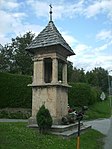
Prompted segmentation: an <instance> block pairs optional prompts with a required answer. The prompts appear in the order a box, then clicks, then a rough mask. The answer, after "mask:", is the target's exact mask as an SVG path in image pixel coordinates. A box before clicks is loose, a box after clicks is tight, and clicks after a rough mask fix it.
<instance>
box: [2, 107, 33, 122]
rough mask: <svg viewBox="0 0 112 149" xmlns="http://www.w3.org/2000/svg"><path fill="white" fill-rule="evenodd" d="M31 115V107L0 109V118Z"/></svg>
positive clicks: (27, 116)
mask: <svg viewBox="0 0 112 149" xmlns="http://www.w3.org/2000/svg"><path fill="white" fill-rule="evenodd" d="M29 117H31V109H25V108H24V109H23V108H3V109H0V118H8V119H28V118H29Z"/></svg>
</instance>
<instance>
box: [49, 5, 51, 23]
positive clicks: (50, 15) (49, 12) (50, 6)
mask: <svg viewBox="0 0 112 149" xmlns="http://www.w3.org/2000/svg"><path fill="white" fill-rule="evenodd" d="M49 6H50V12H49V13H50V21H52V5H51V4H50V5H49Z"/></svg>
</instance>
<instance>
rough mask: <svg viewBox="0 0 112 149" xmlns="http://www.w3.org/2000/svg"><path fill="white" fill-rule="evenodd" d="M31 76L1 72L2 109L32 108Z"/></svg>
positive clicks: (0, 92) (0, 103) (0, 95)
mask: <svg viewBox="0 0 112 149" xmlns="http://www.w3.org/2000/svg"><path fill="white" fill-rule="evenodd" d="M29 83H31V77H30V76H23V75H15V74H8V73H1V72H0V108H6V107H9V108H19V107H21V108H31V88H30V87H28V86H27V85H28V84H29Z"/></svg>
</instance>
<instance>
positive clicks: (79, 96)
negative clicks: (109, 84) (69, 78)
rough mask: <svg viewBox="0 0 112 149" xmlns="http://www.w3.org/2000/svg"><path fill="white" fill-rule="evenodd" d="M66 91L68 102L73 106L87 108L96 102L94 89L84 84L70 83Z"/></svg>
mask: <svg viewBox="0 0 112 149" xmlns="http://www.w3.org/2000/svg"><path fill="white" fill-rule="evenodd" d="M70 85H71V86H72V87H71V88H70V89H69V91H68V102H69V105H70V106H71V107H73V106H88V105H91V104H94V103H95V102H97V100H98V93H97V92H96V89H95V88H93V87H91V86H90V85H89V84H86V83H72V84H70Z"/></svg>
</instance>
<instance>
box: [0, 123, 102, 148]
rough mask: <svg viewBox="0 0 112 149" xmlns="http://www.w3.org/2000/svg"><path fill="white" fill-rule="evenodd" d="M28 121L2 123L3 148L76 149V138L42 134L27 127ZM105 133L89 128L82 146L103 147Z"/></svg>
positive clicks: (0, 129) (0, 143) (82, 137)
mask: <svg viewBox="0 0 112 149" xmlns="http://www.w3.org/2000/svg"><path fill="white" fill-rule="evenodd" d="M26 125H27V123H0V133H1V135H0V147H1V149H23V148H25V149H26V148H27V149H64V148H65V149H67V148H70V149H74V148H76V138H74V137H73V138H70V139H66V140H65V139H63V138H60V137H57V136H54V135H42V134H39V133H38V132H37V131H34V130H32V129H29V128H28V127H26ZM103 137H104V136H103V135H102V134H101V133H99V132H98V131H95V130H88V131H87V132H85V133H84V134H82V135H81V142H80V143H81V148H83V149H87V148H89V149H97V148H99V149H100V148H101V147H102V142H101V140H102V139H103Z"/></svg>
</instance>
